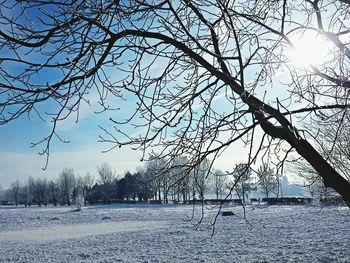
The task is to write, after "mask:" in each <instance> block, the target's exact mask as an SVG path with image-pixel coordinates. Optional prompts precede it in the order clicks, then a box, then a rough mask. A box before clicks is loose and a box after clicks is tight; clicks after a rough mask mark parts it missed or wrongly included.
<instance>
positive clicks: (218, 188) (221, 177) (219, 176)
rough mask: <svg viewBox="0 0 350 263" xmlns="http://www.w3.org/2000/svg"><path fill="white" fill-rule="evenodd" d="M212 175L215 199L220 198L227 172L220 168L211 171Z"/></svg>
mask: <svg viewBox="0 0 350 263" xmlns="http://www.w3.org/2000/svg"><path fill="white" fill-rule="evenodd" d="M212 176H213V180H212V182H213V188H214V193H215V196H216V199H219V198H222V194H223V191H224V189H225V185H226V183H227V182H226V179H227V178H226V177H227V174H225V173H224V172H222V171H220V170H216V171H214V172H213V173H212Z"/></svg>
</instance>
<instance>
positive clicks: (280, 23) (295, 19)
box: [0, 0, 350, 205]
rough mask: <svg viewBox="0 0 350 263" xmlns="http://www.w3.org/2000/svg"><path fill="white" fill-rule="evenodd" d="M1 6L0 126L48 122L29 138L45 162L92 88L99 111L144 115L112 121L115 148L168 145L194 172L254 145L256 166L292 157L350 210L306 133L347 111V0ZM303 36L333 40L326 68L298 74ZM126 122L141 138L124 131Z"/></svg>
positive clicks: (251, 157) (109, 134)
mask: <svg viewBox="0 0 350 263" xmlns="http://www.w3.org/2000/svg"><path fill="white" fill-rule="evenodd" d="M1 6H2V7H1V14H0V23H1V31H0V36H1V39H0V48H1V51H0V52H1V55H0V56H1V58H0V63H1V69H0V76H1V77H0V83H1V84H0V92H1V95H0V100H1V101H0V124H2V125H3V124H6V123H8V122H10V121H12V120H14V119H16V118H19V117H21V116H23V115H26V114H29V115H31V114H38V115H39V116H40V117H41V118H43V119H45V120H50V121H51V122H52V130H51V133H50V134H48V136H47V137H45V138H44V139H43V140H42V141H40V142H37V143H34V146H35V145H38V144H40V145H44V146H43V151H42V154H46V155H47V156H49V153H50V141H51V140H52V138H53V137H55V136H56V137H58V138H59V139H60V137H59V134H57V125H58V124H59V122H60V121H62V120H64V119H66V118H68V116H70V115H75V116H76V117H77V118H79V109H80V107H81V104H82V103H84V102H86V103H89V101H88V95H89V93H96V94H98V96H99V103H100V108H98V109H96V111H106V110H112V109H116V108H118V107H124V106H125V105H126V104H125V102H124V100H126V101H127V103H128V107H134V109H135V111H134V112H132V113H131V114H130V115H129V116H128V117H126V118H125V115H121V117H120V118H118V117H116V118H114V119H111V122H112V123H114V125H115V130H113V131H111V130H107V129H105V128H102V129H103V134H102V135H101V141H104V142H108V143H110V144H111V149H113V148H114V147H121V146H123V145H131V146H133V147H134V148H137V149H141V150H143V152H144V155H145V154H146V149H149V148H152V147H155V148H157V149H159V146H161V147H162V149H163V150H162V151H161V152H160V154H159V155H160V156H164V155H167V156H170V157H171V158H172V159H173V158H175V157H176V156H178V155H185V156H187V160H188V164H187V165H186V167H188V169H190V170H193V169H194V168H195V167H196V165H197V164H199V163H201V162H202V161H203V160H204V159H205V158H207V157H208V158H210V159H211V160H213V161H212V162H215V160H216V158H217V156H218V155H220V154H221V153H222V152H223V151H224V150H225V149H227V148H228V147H231V146H232V145H234V144H236V143H238V142H243V143H244V144H245V145H246V146H247V147H248V149H249V151H248V152H249V154H248V156H247V161H246V163H248V164H252V163H254V162H255V161H256V160H257V159H258V158H259V159H263V160H265V161H266V160H269V161H272V160H274V162H276V163H277V166H278V167H281V166H282V165H283V163H284V161H285V159H286V158H287V157H288V155H289V154H291V153H293V152H296V153H298V154H299V155H300V156H302V157H303V158H304V159H305V160H306V161H307V162H308V163H309V164H310V165H311V166H312V167H313V168H314V169H315V170H316V171H317V172H318V173H319V175H320V176H321V177H322V179H323V182H324V184H325V185H326V186H328V187H331V188H333V189H334V190H336V191H337V192H338V193H339V194H340V195H341V196H342V197H343V198H344V200H345V201H346V202H347V203H348V205H350V182H349V180H347V179H346V178H345V177H344V176H343V175H342V174H341V171H337V169H336V168H334V166H332V165H331V162H328V161H327V159H326V158H325V156H322V153H321V152H319V151H318V150H317V149H316V148H315V147H314V146H313V145H314V144H315V140H322V138H317V136H316V135H315V134H311V135H310V133H312V131H305V130H298V129H297V127H302V126H299V124H300V122H301V123H302V122H307V121H308V120H309V117H310V116H315V115H316V114H318V113H319V112H324V114H326V113H327V111H328V110H329V109H333V110H335V111H337V114H341V113H342V112H345V111H348V109H349V102H348V98H349V88H350V80H349V61H350V51H349V48H348V42H346V41H344V40H343V39H344V38H343V37H344V36H349V23H348V20H346V19H344V18H345V17H347V16H348V9H349V2H348V1H323V2H322V1H318V0H315V1H309V0H307V1H286V0H284V1H262V0H257V1H245V0H242V1H219V0H218V1H214V0H207V1H205V0H203V1H195V0H191V1H189V0H183V1H179V2H172V1H168V0H164V1H138V0H132V1H114V0H113V1H112V0H104V1H47V0H40V1H24V0H21V1H5V0H4V1H2V3H1ZM330 14H331V15H330ZM308 31H314V32H317V34H319V35H322V37H324V38H325V39H327V41H328V42H330V43H331V45H332V50H330V55H331V59H330V60H328V61H327V63H325V64H322V65H310V66H309V67H307V68H304V69H298V68H296V67H294V66H293V65H290V64H289V63H288V56H287V55H286V50H288V49H290V48H293V46H294V45H293V41H292V40H291V37H292V35H293V34H295V33H301V34H304V35H306V34H307V32H308ZM315 45H317V44H315ZM281 72H282V73H283V74H286V72H287V75H288V78H287V80H286V81H285V80H283V81H280V79H279V75H280V73H281ZM281 93H282V94H286V96H284V95H280V94H281ZM130 95H133V97H132V98H133V99H130V98H131V97H130ZM276 97H277V99H276ZM113 98H119V99H120V101H119V102H117V103H115V102H114V103H113V104H112V99H113ZM135 100H137V102H135ZM48 105H49V106H50V107H48ZM130 126H132V127H136V128H139V132H140V134H139V135H137V136H133V135H131V134H130V133H128V132H127V130H126V129H127V127H130ZM144 158H146V156H144ZM171 158H170V159H171ZM170 163H171V162H170V161H169V165H170ZM212 164H213V163H211V165H210V167H212Z"/></svg>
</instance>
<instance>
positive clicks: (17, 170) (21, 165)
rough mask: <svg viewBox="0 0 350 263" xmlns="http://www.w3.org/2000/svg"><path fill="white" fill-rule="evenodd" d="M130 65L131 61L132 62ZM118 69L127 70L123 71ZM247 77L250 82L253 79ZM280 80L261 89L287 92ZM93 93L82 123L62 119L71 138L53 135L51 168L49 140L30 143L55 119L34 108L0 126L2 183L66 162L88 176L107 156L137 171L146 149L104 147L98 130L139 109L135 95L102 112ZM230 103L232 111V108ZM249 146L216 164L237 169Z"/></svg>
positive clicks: (63, 132)
mask: <svg viewBox="0 0 350 263" xmlns="http://www.w3.org/2000/svg"><path fill="white" fill-rule="evenodd" d="M32 55H35V54H32ZM38 60H40V58H38ZM124 66H125V67H127V64H125V65H124ZM161 67H162V65H161V63H158V64H155V65H154V67H153V68H152V69H151V70H153V71H157V70H159V68H161ZM12 70H15V71H16V70H18V68H16V66H15V67H14V68H12ZM112 70H113V69H110V70H107V71H108V73H111V76H112V78H113V77H115V75H116V74H115V72H112ZM252 70H254V68H253V69H252ZM42 73H44V74H40V76H38V79H37V80H38V81H39V82H41V83H45V82H47V81H49V82H50V83H54V82H55V78H56V79H57V76H58V75H55V74H57V72H56V73H52V72H50V70H48V71H46V72H42ZM117 74H122V73H121V72H117ZM250 74H251V76H249V77H250V78H252V79H253V78H254V74H255V72H251V73H249V75H250ZM118 77H119V78H121V75H118ZM33 80H34V79H33ZM180 81H181V80H180ZM246 81H247V82H249V81H250V79H248V80H246ZM275 85H276V87H277V89H276V87H275V88H274V89H273V90H272V89H269V87H266V86H263V87H260V88H261V89H260V90H256V92H258V93H261V94H264V92H265V91H267V92H268V94H267V96H269V95H270V97H271V98H276V97H277V96H278V97H281V96H284V95H286V90H285V89H279V88H280V85H279V84H275ZM281 94H283V95H281ZM280 95H281V96H280ZM89 99H90V102H91V104H92V107H89V106H88V105H87V104H84V105H82V106H81V108H80V118H79V122H78V123H75V116H74V115H72V116H70V118H69V119H67V120H64V121H62V122H60V123H59V127H58V132H59V135H60V136H61V137H62V138H63V139H64V140H69V141H70V143H68V144H63V143H61V142H58V141H57V140H54V141H52V143H51V147H50V150H51V152H50V158H49V165H48V167H47V169H46V170H45V171H43V170H42V167H44V166H45V161H46V157H45V156H40V155H38V152H40V151H41V149H42V146H43V145H39V146H38V147H35V148H31V147H30V145H31V142H37V141H40V140H41V139H42V138H43V137H45V136H46V135H47V134H48V133H49V132H50V128H51V126H50V125H51V124H50V122H49V121H48V122H43V121H41V120H39V118H38V117H36V116H35V115H34V114H31V115H30V117H31V120H28V118H26V117H25V116H22V118H20V119H17V120H14V121H12V122H10V123H9V124H7V125H4V126H0V135H1V136H0V145H1V148H0V149H1V150H0V184H1V185H2V186H3V187H7V186H8V185H9V184H10V183H11V182H13V181H15V180H20V181H22V182H23V181H25V180H26V178H27V177H28V176H34V177H37V176H46V177H47V178H48V179H51V178H55V177H57V176H58V175H59V173H60V171H61V170H62V169H63V168H65V167H68V168H73V169H74V172H75V174H76V175H80V176H84V175H85V174H86V173H87V172H90V173H91V174H94V175H96V173H97V172H96V167H97V166H98V165H99V164H101V163H103V162H107V163H109V164H110V165H111V166H112V168H113V169H114V170H115V171H116V173H117V174H123V173H124V172H125V171H127V170H129V171H133V170H134V169H136V168H137V166H139V165H142V163H141V162H139V160H140V158H141V152H137V151H132V150H131V149H130V148H128V147H122V148H121V149H119V148H116V149H114V150H113V151H111V152H108V153H101V151H103V150H106V149H108V145H105V144H102V143H98V142H97V140H98V135H100V134H103V131H102V130H101V129H99V128H98V126H99V125H100V126H103V127H109V128H111V127H112V125H111V123H110V122H109V121H108V118H109V117H114V115H115V114H118V116H119V117H120V118H123V116H127V115H128V114H127V113H130V111H132V110H133V108H134V105H135V104H134V102H135V101H133V100H132V99H129V100H128V101H127V102H124V103H122V102H121V101H120V100H118V102H116V101H114V100H113V101H112V100H108V101H110V102H111V104H112V106H114V107H120V108H121V110H120V111H117V112H114V111H110V112H106V113H103V114H100V115H96V114H94V110H97V108H98V107H97V106H98V104H97V97H96V94H90V95H89ZM220 102H221V101H220V98H219V99H218V104H219V107H223V108H224V107H225V106H227V105H225V104H224V103H222V104H220ZM52 107H55V106H54V105H53V104H46V105H43V106H41V109H49V110H53V111H54V108H52ZM198 107H200V105H198ZM229 107H230V105H229ZM230 109H231V108H229V110H226V111H230ZM120 118H119V119H120ZM126 131H127V132H128V133H130V134H134V133H135V132H136V131H135V130H134V129H133V128H132V127H131V126H130V127H128V128H127V130H126ZM247 151H248V149H243V147H242V145H240V144H238V145H237V144H235V145H234V146H233V147H230V148H229V149H227V150H226V152H225V153H224V154H223V155H221V156H220V158H219V159H218V161H217V162H216V167H217V168H220V169H222V170H231V169H232V168H233V167H234V165H235V164H236V163H237V162H239V161H246V160H245V158H246V157H247V155H246V154H245V153H246V152H247Z"/></svg>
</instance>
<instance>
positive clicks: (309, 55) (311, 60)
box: [287, 30, 331, 68]
mask: <svg viewBox="0 0 350 263" xmlns="http://www.w3.org/2000/svg"><path fill="white" fill-rule="evenodd" d="M289 38H290V40H291V42H292V43H293V46H294V47H290V48H288V49H287V59H288V64H290V65H291V66H293V67H296V68H309V67H311V66H314V67H320V66H321V65H323V64H325V63H326V62H327V60H328V59H329V55H330V51H331V43H330V41H329V40H327V39H326V38H325V37H324V36H322V35H321V34H320V33H317V32H315V31H311V30H309V31H305V32H303V33H302V34H295V35H292V36H289Z"/></svg>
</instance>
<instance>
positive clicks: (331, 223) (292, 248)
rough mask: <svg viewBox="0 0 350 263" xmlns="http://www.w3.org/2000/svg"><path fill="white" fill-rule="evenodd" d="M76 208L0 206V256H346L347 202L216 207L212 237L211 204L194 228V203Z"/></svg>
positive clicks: (349, 247)
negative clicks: (222, 210) (219, 212)
mask: <svg viewBox="0 0 350 263" xmlns="http://www.w3.org/2000/svg"><path fill="white" fill-rule="evenodd" d="M73 209H74V208H73V207H71V208H68V207H41V208H38V207H31V208H24V207H22V208H11V207H0V262H350V210H349V209H348V208H346V207H326V208H320V207H314V206H270V207H265V208H259V207H257V206H250V207H248V208H247V217H248V219H249V223H250V224H251V225H250V224H249V223H247V221H245V220H243V219H240V218H239V217H238V216H228V217H223V216H221V215H220V216H218V218H217V223H216V230H217V232H216V234H215V235H214V236H213V237H211V233H212V231H211V228H208V227H209V225H210V221H211V220H212V219H213V218H214V217H215V215H216V211H214V210H212V211H206V214H205V219H204V221H203V222H202V224H201V225H200V228H199V229H197V230H194V228H193V226H192V224H191V223H189V222H187V221H185V220H184V219H186V218H188V217H189V216H191V215H192V207H191V206H173V205H168V206H166V205H164V206H162V205H111V206H92V207H84V208H83V210H82V211H80V212H72V211H73ZM225 210H227V211H233V212H234V213H235V214H236V215H242V212H243V211H242V209H241V208H239V207H227V208H225ZM200 215H201V210H200V207H199V206H198V207H196V209H195V215H194V216H195V220H196V219H197V220H198V219H199V218H200ZM195 222H196V221H195Z"/></svg>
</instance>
